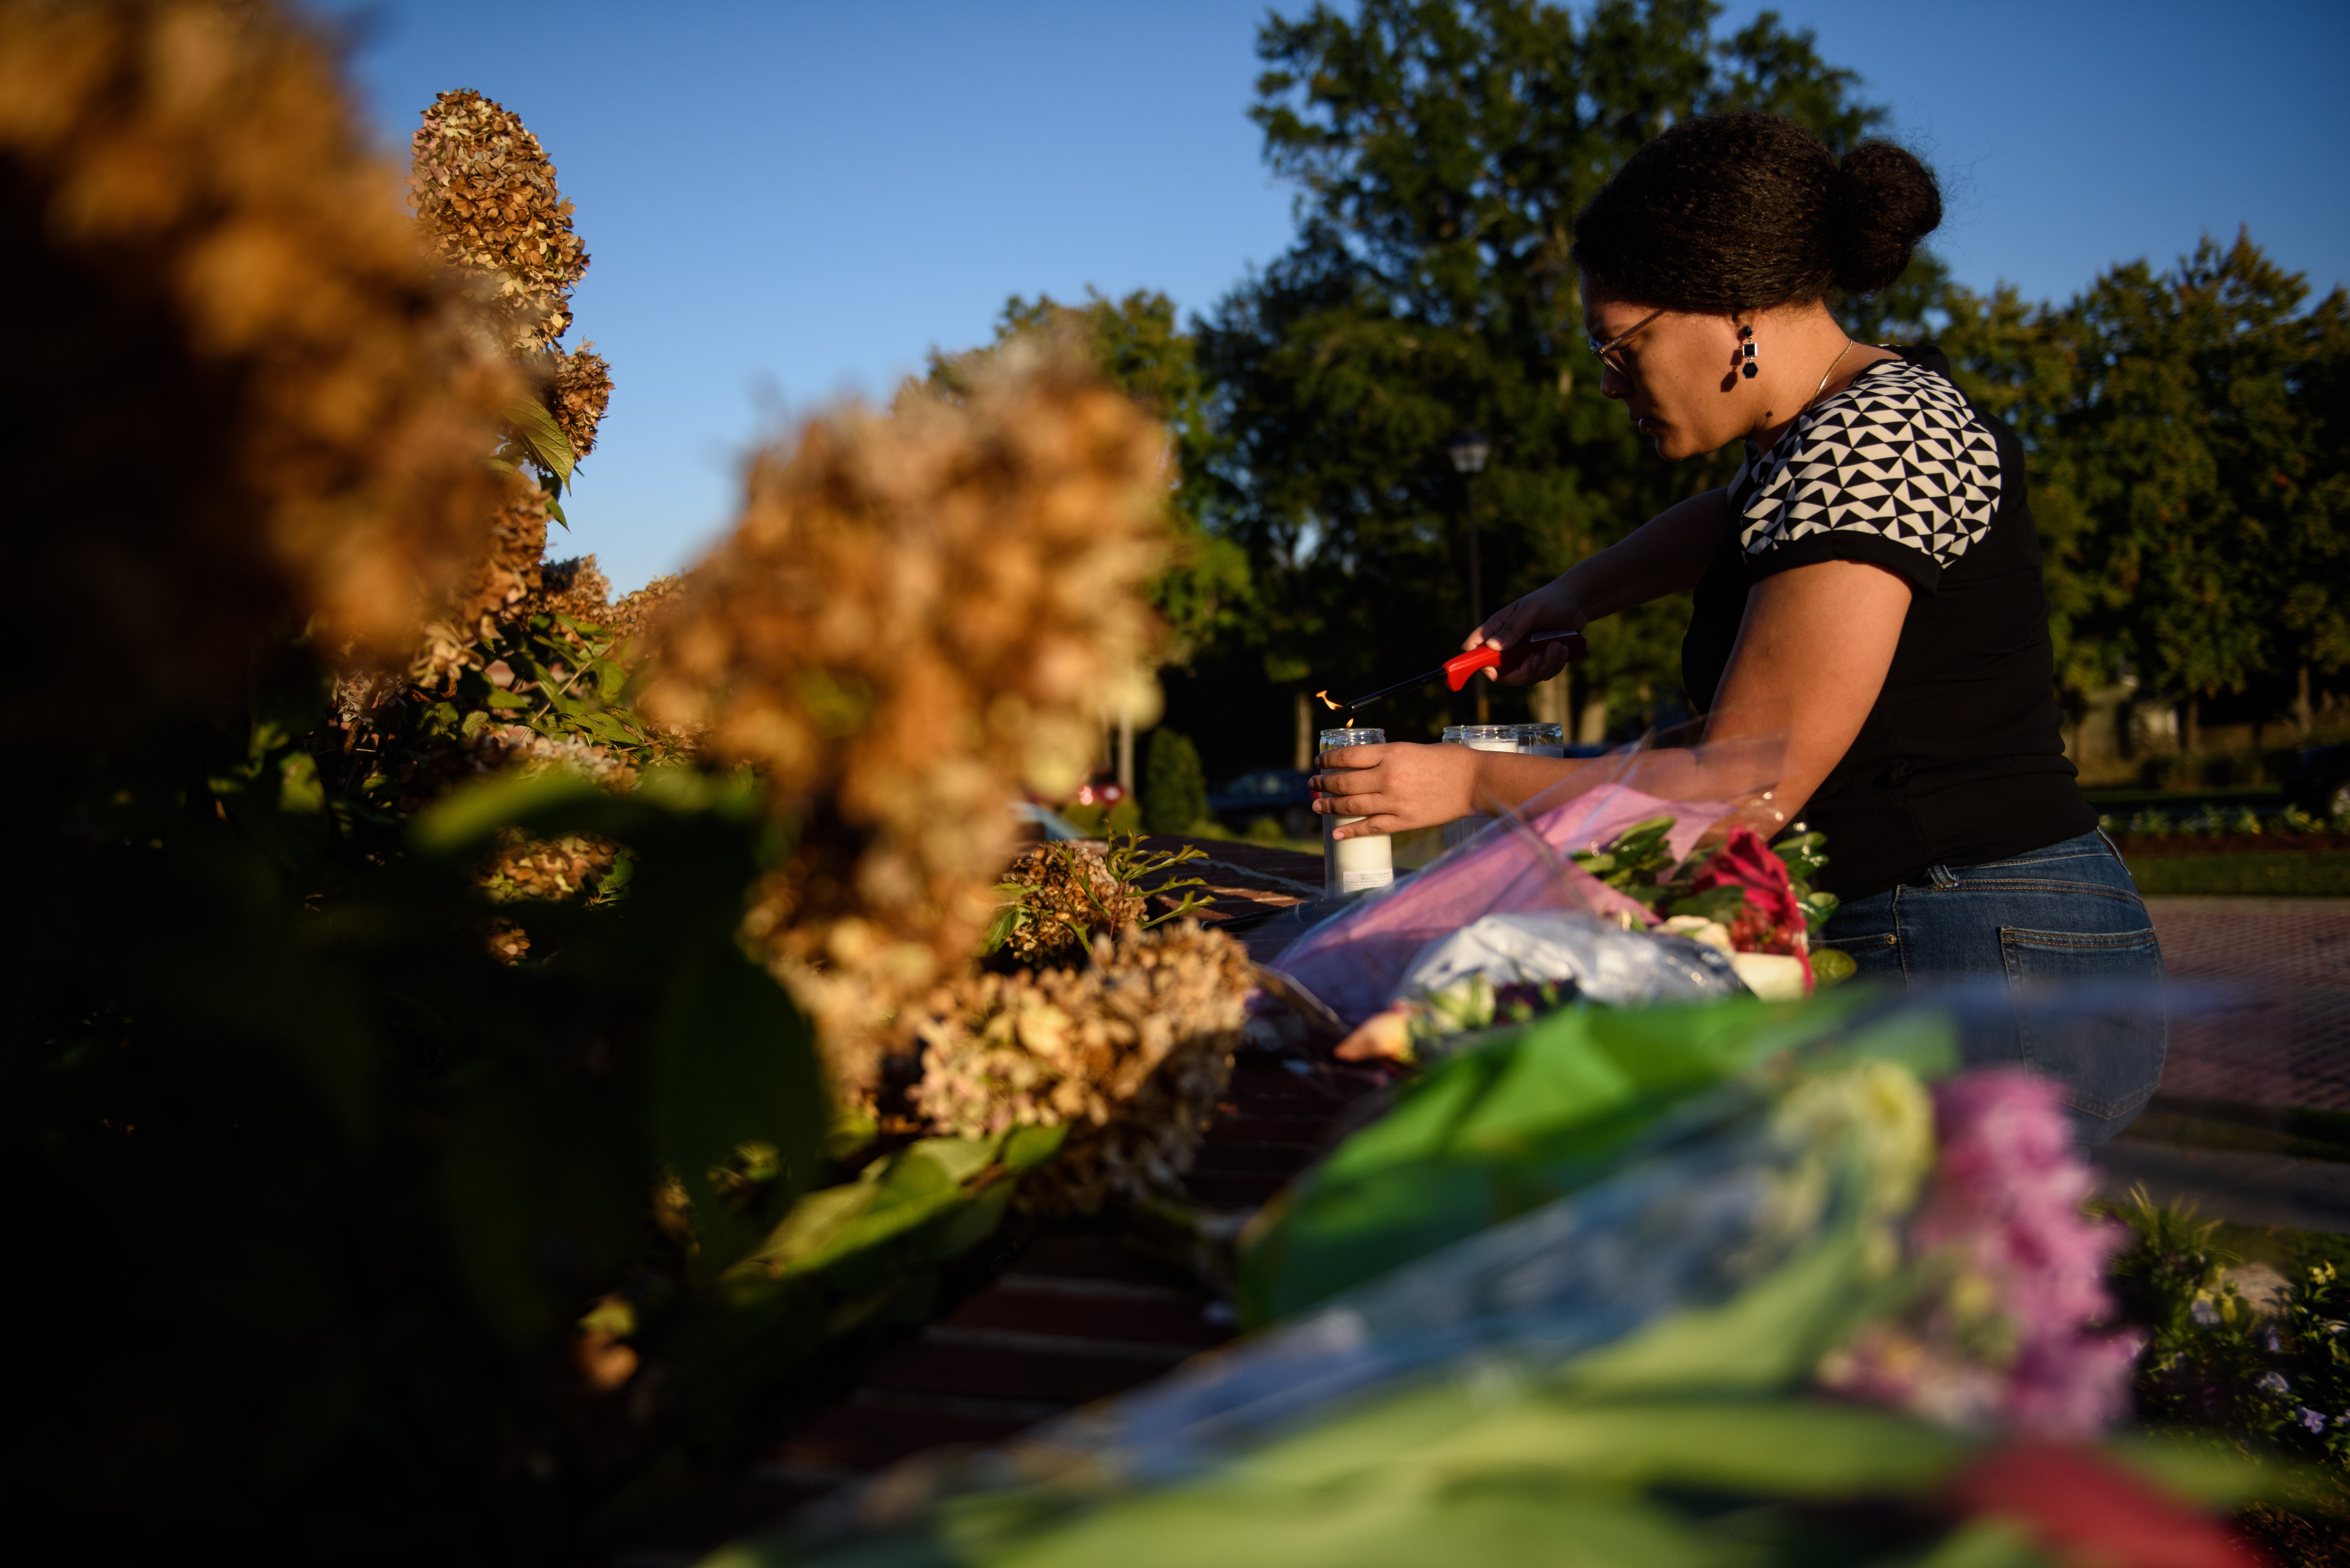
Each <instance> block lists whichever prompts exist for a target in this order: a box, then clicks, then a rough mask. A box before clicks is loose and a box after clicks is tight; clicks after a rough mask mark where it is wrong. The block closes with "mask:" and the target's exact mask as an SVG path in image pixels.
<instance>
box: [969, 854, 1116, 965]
mask: <svg viewBox="0 0 2350 1568" xmlns="http://www.w3.org/2000/svg"><path fill="white" fill-rule="evenodd" d="M1106 861H1107V857H1106V856H1105V855H1104V854H1103V846H1101V845H1099V844H1097V843H1090V842H1087V843H1062V844H1039V845H1037V846H1035V848H1033V849H1030V850H1028V851H1026V852H1025V853H1024V854H1023V855H1022V856H1021V857H1020V858H1019V859H1018V860H1016V861H1014V863H1013V866H1012V870H1011V872H1010V874H1009V875H1008V876H1007V877H1005V878H1004V881H1005V884H1006V885H1008V886H1012V887H1017V888H1019V889H1020V891H1019V893H1018V895H1017V897H1018V898H1019V900H1020V903H1021V905H1022V907H1023V909H1024V910H1025V912H1026V914H1027V917H1028V918H1027V919H1024V921H1022V922H1021V923H1020V925H1019V926H1018V927H1017V928H1015V929H1014V930H1013V932H1012V934H1011V936H1010V937H1009V938H1008V939H1007V940H1005V942H1004V944H1003V950H1004V952H1005V953H1006V954H1008V955H1009V956H1010V957H1011V958H1012V960H1013V961H1014V962H1016V963H1024V964H1039V963H1048V962H1053V961H1057V960H1060V959H1063V958H1066V957H1067V956H1068V955H1070V954H1072V953H1080V952H1083V951H1084V950H1086V949H1087V948H1088V947H1090V946H1091V945H1092V943H1093V940H1094V939H1095V938H1096V937H1097V936H1107V935H1111V934H1114V933H1116V932H1118V931H1121V930H1123V929H1126V928H1127V927H1128V926H1130V925H1135V924H1138V923H1139V922H1140V921H1141V919H1142V918H1143V916H1144V914H1145V913H1146V912H1147V906H1148V900H1147V898H1145V896H1144V895H1143V893H1142V892H1141V891H1140V890H1139V889H1138V888H1129V887H1126V886H1123V885H1121V884H1120V883H1119V881H1118V878H1117V877H1113V876H1111V875H1110V870H1109V867H1108V866H1107V864H1106Z"/></svg>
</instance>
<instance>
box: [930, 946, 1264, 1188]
mask: <svg viewBox="0 0 2350 1568" xmlns="http://www.w3.org/2000/svg"><path fill="white" fill-rule="evenodd" d="M1252 984H1253V980H1252V971H1251V969H1250V965H1249V960H1248V953H1247V950H1245V949H1243V947H1242V946H1241V944H1240V943H1238V942H1236V941H1234V940H1232V938H1230V937H1228V936H1225V935H1223V934H1222V933H1221V932H1218V931H1212V930H1206V929H1201V926H1200V924H1199V923H1198V922H1197V921H1195V920H1183V921H1180V922H1178V923H1176V924H1174V925H1172V926H1167V927H1162V928H1161V929H1158V930H1154V931H1133V930H1129V931H1128V932H1127V933H1125V934H1124V935H1123V936H1121V937H1119V938H1118V939H1117V940H1114V941H1113V940H1111V939H1110V938H1108V937H1102V938H1099V939H1097V940H1096V941H1095V943H1094V948H1093V963H1092V966H1091V967H1089V968H1086V969H1048V970H1044V971H1036V972H1032V971H1027V970H1022V971H1018V972H1017V973H1014V974H1011V975H1003V974H983V975H979V976H976V977H974V978H972V979H970V980H967V981H964V982H962V984H961V985H958V986H954V987H951V988H947V989H945V990H943V991H942V992H940V993H939V994H938V995H936V996H934V997H933V998H932V999H931V1004H930V1007H929V1009H928V1016H927V1017H926V1018H925V1020H924V1022H923V1023H922V1025H921V1029H920V1033H921V1039H922V1044H923V1054H922V1061H923V1066H922V1078H921V1083H920V1085H919V1086H918V1087H917V1089H916V1090H915V1094H914V1099H915V1104H916V1105H917V1106H918V1107H919V1108H920V1111H921V1113H922V1114H923V1115H924V1116H927V1117H929V1118H930V1120H931V1123H932V1124H933V1125H934V1126H936V1127H939V1128H940V1129H941V1131H944V1132H949V1133H953V1134H957V1135H959V1136H962V1137H987V1136H989V1135H991V1134H994V1133H1000V1132H1003V1131H1004V1130H1005V1129H1006V1128H1009V1127H1036V1126H1045V1127H1050V1126H1058V1125H1066V1127H1068V1129H1069V1133H1068V1139H1067V1141H1066V1143H1064V1144H1063V1145H1062V1147H1061V1152H1060V1154H1059V1155H1058V1156H1057V1157H1055V1159H1054V1160H1053V1161H1052V1163H1051V1164H1049V1165H1047V1166H1045V1168H1042V1169H1041V1170H1038V1171H1037V1172H1035V1174H1034V1175H1032V1176H1030V1177H1029V1178H1028V1179H1027V1180H1026V1182H1024V1184H1023V1187H1022V1189H1021V1199H1022V1201H1023V1202H1024V1203H1027V1204H1030V1205H1032V1206H1034V1207H1036V1208H1039V1209H1042V1210H1046V1211H1049V1212H1055V1213H1078V1214H1091V1213H1096V1212H1097V1211H1099V1210H1100V1209H1101V1208H1102V1206H1103V1205H1104V1204H1105V1203H1107V1202H1110V1201H1112V1200H1114V1199H1116V1200H1126V1201H1135V1200H1139V1199H1145V1198H1149V1197H1152V1196H1164V1195H1170V1194H1173V1193H1175V1192H1177V1191H1178V1190H1179V1189H1180V1183H1181V1180H1182V1178H1183V1173H1184V1172H1185V1171H1187V1170H1189V1169H1190V1168H1191V1160H1192V1157H1193V1156H1194V1155H1195V1154H1196V1153H1197V1152H1198V1150H1199V1147H1200V1139H1201V1136H1202V1135H1203V1134H1204V1133H1205V1131H1206V1129H1207V1125H1208V1120H1209V1118H1210V1117H1211V1116H1212V1115H1213V1114H1214V1112H1215V1107H1216V1100H1217V1097H1218V1096H1221V1095H1222V1093H1223V1091H1224V1086H1225V1085H1226V1084H1228V1083H1229V1082H1230V1081H1231V1077H1232V1051H1233V1048H1234V1047H1235V1046H1236V1045H1237V1044H1239V1043H1240V1034H1241V1028H1242V1025H1243V1023H1244V1022H1245V1016H1246V1012H1247V1001H1248V995H1249V991H1250V988H1251V986H1252Z"/></svg>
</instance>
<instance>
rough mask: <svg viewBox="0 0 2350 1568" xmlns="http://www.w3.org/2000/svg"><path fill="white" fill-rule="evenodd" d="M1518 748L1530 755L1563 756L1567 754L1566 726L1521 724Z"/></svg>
mask: <svg viewBox="0 0 2350 1568" xmlns="http://www.w3.org/2000/svg"><path fill="white" fill-rule="evenodd" d="M1518 750H1520V751H1522V752H1524V753H1527V754H1528V755H1529V756H1536V757H1563V756H1565V755H1566V726H1565V725H1564V724H1521V725H1519V726H1518Z"/></svg>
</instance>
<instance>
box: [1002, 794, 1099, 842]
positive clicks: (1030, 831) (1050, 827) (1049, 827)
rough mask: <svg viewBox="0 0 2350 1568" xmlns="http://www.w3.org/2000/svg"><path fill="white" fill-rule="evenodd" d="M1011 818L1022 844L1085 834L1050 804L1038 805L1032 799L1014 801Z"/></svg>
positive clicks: (1078, 836)
mask: <svg viewBox="0 0 2350 1568" xmlns="http://www.w3.org/2000/svg"><path fill="white" fill-rule="evenodd" d="M1012 820H1013V823H1014V826H1016V828H1017V829H1018V833H1019V837H1020V841H1021V842H1022V843H1024V844H1035V843H1036V842H1037V841H1038V840H1040V839H1042V840H1046V841H1058V840H1060V839H1064V838H1083V837H1084V836H1085V835H1084V834H1082V833H1080V832H1078V831H1077V829H1076V826H1075V825H1074V824H1072V823H1071V822H1070V821H1069V820H1068V818H1066V817H1065V816H1063V815H1061V814H1060V813H1059V812H1057V811H1055V810H1054V809H1053V808H1052V807H1051V806H1049V805H1037V804H1036V803H1035V801H1033V800H1015V801H1014V802H1013V803H1012Z"/></svg>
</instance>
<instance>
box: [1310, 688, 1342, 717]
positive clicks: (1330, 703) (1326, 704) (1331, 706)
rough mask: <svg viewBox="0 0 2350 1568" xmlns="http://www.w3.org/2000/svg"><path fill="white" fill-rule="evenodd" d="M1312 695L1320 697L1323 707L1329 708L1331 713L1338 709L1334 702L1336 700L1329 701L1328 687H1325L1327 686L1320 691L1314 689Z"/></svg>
mask: <svg viewBox="0 0 2350 1568" xmlns="http://www.w3.org/2000/svg"><path fill="white" fill-rule="evenodd" d="M1314 695H1315V696H1316V697H1319V698H1321V699H1322V706H1324V707H1325V708H1327V709H1329V710H1330V711H1332V712H1333V713H1335V712H1336V711H1338V704H1336V702H1333V701H1330V693H1329V691H1328V689H1327V688H1325V689H1324V690H1322V691H1316V692H1315V693H1314Z"/></svg>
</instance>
